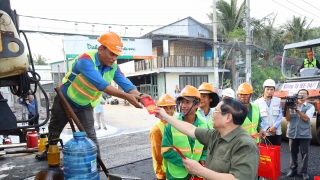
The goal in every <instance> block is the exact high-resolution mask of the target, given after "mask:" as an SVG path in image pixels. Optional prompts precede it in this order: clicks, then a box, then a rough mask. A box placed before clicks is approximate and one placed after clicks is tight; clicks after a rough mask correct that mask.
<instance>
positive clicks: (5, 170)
mask: <svg viewBox="0 0 320 180" xmlns="http://www.w3.org/2000/svg"><path fill="white" fill-rule="evenodd" d="M105 119H106V124H107V128H108V130H103V129H101V130H97V135H98V138H99V143H100V150H101V159H102V161H103V162H104V164H105V165H106V167H107V168H108V170H109V172H110V173H111V174H120V175H123V176H124V175H125V176H133V177H139V178H142V179H144V180H155V179H156V178H155V175H154V172H153V168H152V160H151V149H150V142H149V130H150V128H151V127H152V126H153V125H154V124H155V123H156V122H157V121H158V120H157V118H155V117H154V116H151V115H149V114H148V112H147V110H146V109H136V108H134V107H132V106H123V105H121V104H120V105H105ZM96 127H97V126H96ZM61 138H62V139H63V140H64V142H67V141H68V140H69V139H70V138H72V133H71V130H70V129H68V127H66V128H65V130H64V132H63V133H62V135H61ZM35 154H36V153H32V154H22V153H20V154H7V155H3V156H0V179H9V180H11V179H13V180H16V179H17V180H18V179H25V180H27V179H28V180H29V179H34V177H35V175H36V174H37V173H38V172H39V171H41V170H43V169H45V168H46V167H47V161H38V160H36V159H34V157H35ZM309 154H310V155H309V168H308V172H309V175H310V180H311V179H313V177H314V176H316V175H318V176H320V166H319V162H320V146H318V145H311V147H310V153H309ZM62 163H63V161H61V164H62ZM288 170H289V148H288V143H287V142H283V143H282V146H281V173H282V176H281V177H280V178H279V179H281V180H285V179H297V180H298V179H301V178H300V177H293V178H287V177H285V174H286V173H287V172H288ZM100 176H101V179H102V180H106V179H107V177H106V175H105V174H104V173H103V172H101V173H100ZM123 176H122V177H123ZM131 179H138V178H131Z"/></svg>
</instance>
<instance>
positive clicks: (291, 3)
mask: <svg viewBox="0 0 320 180" xmlns="http://www.w3.org/2000/svg"><path fill="white" fill-rule="evenodd" d="M287 1H288V0H287ZM288 2H289V3H290V4H292V5H294V6H296V7H297V8H299V9H302V10H304V11H306V12H308V13H309V14H312V15H314V16H317V15H315V14H313V13H311V12H309V11H307V10H305V9H303V8H301V7H299V6H297V5H295V4H293V3H292V2H290V1H288ZM317 17H319V16H317ZM319 18H320V17H319Z"/></svg>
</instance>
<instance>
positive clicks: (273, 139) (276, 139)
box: [267, 135, 281, 146]
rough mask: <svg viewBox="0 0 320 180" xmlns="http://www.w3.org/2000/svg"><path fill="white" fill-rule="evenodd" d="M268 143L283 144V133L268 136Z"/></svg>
mask: <svg viewBox="0 0 320 180" xmlns="http://www.w3.org/2000/svg"><path fill="white" fill-rule="evenodd" d="M267 139H268V140H269V141H270V142H269V141H268V140H267V143H268V144H270V143H271V144H272V145H277V146H281V135H274V136H267Z"/></svg>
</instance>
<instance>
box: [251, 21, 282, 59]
mask: <svg viewBox="0 0 320 180" xmlns="http://www.w3.org/2000/svg"><path fill="white" fill-rule="evenodd" d="M276 17H277V15H275V16H274V17H272V16H270V15H268V16H266V17H264V18H262V19H261V20H257V19H253V20H252V24H253V26H254V29H253V45H255V46H258V47H261V48H262V49H266V50H268V51H269V52H262V53H259V56H260V57H263V59H264V63H265V64H266V63H267V61H268V60H269V58H270V56H271V55H272V53H270V51H279V49H282V48H283V43H282V40H281V36H282V32H283V31H282V30H281V29H280V28H275V27H274V23H275V21H276Z"/></svg>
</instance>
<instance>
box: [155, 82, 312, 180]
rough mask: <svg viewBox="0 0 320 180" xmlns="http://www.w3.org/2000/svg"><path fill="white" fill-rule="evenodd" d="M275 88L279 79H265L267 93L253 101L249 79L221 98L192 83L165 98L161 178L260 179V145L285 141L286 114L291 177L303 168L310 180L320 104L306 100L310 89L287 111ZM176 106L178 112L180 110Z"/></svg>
mask: <svg viewBox="0 0 320 180" xmlns="http://www.w3.org/2000/svg"><path fill="white" fill-rule="evenodd" d="M177 87H178V86H177ZM275 87H276V84H275V81H274V80H272V79H267V80H265V82H264V83H263V86H262V88H263V95H262V96H261V97H259V98H258V99H256V100H255V101H252V100H251V98H252V94H253V87H252V86H251V84H249V83H247V82H245V83H242V84H240V86H239V87H238V89H237V90H236V91H234V90H233V89H231V88H226V89H224V90H223V91H221V97H220V96H219V94H218V91H217V90H216V89H215V87H213V86H212V85H211V84H209V83H206V82H204V83H202V84H201V85H200V87H198V88H195V87H193V86H190V85H187V86H186V87H184V88H183V89H182V90H181V91H180V94H179V95H177V94H176V97H175V98H174V97H172V96H170V95H169V94H165V95H163V96H162V97H160V99H159V102H158V107H159V108H157V109H156V110H155V111H156V117H158V118H159V119H160V121H159V123H157V124H156V125H155V126H154V127H153V128H152V129H151V131H150V141H151V147H152V159H153V167H154V170H155V174H156V177H157V179H159V180H164V179H167V180H188V179H192V178H195V177H198V178H199V177H201V178H204V179H206V180H210V179H246V180H247V179H252V180H253V179H257V178H258V167H259V162H260V155H259V148H258V144H259V143H266V144H272V145H276V146H280V145H281V134H282V130H281V122H282V117H283V116H285V119H286V120H287V122H288V128H287V132H286V135H287V137H288V138H289V148H290V152H291V156H290V171H289V172H288V173H287V176H288V177H293V176H296V175H297V174H298V171H299V173H300V175H301V177H302V179H304V180H305V179H309V176H308V172H307V167H308V147H309V144H310V141H311V138H312V135H311V123H310V120H311V119H312V116H313V114H314V111H315V108H314V106H313V105H312V104H310V103H307V102H306V100H307V98H308V90H306V89H300V90H299V91H298V96H300V97H301V98H299V99H298V103H297V106H296V107H290V108H286V109H285V110H284V112H285V114H283V107H282V104H281V99H280V98H277V97H274V92H275ZM165 102H168V103H165ZM169 102H170V103H169ZM177 104H179V106H177ZM176 108H179V109H178V110H177V112H179V113H178V115H175V114H174V111H175V109H176ZM177 149H179V150H180V151H181V153H182V155H183V156H181V155H180V154H179V152H177ZM299 151H300V153H301V155H302V159H301V162H300V165H299V164H298V160H297V155H298V153H299ZM279 171H280V170H279Z"/></svg>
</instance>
